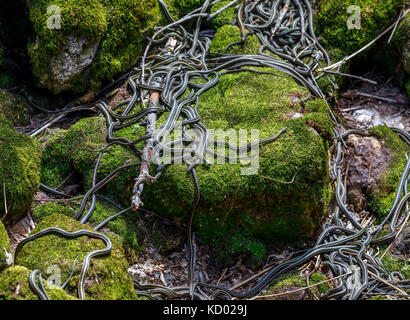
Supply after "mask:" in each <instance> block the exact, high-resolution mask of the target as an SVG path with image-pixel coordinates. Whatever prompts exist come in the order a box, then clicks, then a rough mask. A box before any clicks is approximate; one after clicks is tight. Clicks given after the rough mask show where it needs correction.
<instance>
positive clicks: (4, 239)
mask: <svg viewBox="0 0 410 320" xmlns="http://www.w3.org/2000/svg"><path fill="white" fill-rule="evenodd" d="M12 257H13V256H12V253H11V250H10V239H9V237H8V235H7V231H6V228H5V227H4V225H3V223H2V222H0V271H2V270H3V269H5V268H6V267H8V266H9V265H11V263H12Z"/></svg>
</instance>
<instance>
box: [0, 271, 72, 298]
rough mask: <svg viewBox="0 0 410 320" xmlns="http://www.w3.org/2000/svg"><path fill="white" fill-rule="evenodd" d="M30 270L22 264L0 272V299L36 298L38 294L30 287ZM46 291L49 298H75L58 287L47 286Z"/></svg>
mask: <svg viewBox="0 0 410 320" xmlns="http://www.w3.org/2000/svg"><path fill="white" fill-rule="evenodd" d="M30 273H31V271H30V270H29V269H27V268H25V267H22V266H13V267H10V268H8V269H7V270H6V271H4V272H2V273H0V300H38V299H39V298H38V296H37V295H36V294H35V293H34V291H33V290H32V289H31V288H30V284H29V281H28V279H29V276H30ZM45 289H46V292H47V294H48V296H49V297H50V299H51V300H76V298H75V297H73V296H70V295H68V294H67V293H65V292H64V290H62V289H60V288H49V287H48V286H47V285H45Z"/></svg>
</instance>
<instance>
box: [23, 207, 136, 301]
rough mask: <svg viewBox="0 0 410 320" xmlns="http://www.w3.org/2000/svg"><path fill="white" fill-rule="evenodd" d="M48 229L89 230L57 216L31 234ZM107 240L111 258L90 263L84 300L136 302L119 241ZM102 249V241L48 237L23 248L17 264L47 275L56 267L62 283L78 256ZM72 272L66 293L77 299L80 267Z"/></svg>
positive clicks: (94, 260)
mask: <svg viewBox="0 0 410 320" xmlns="http://www.w3.org/2000/svg"><path fill="white" fill-rule="evenodd" d="M49 227H59V228H62V229H64V230H66V231H69V232H73V231H76V230H80V229H86V230H92V228H90V227H89V226H87V225H83V224H80V223H79V222H78V221H75V220H74V219H71V218H69V217H66V216H64V215H60V214H52V215H50V216H47V217H45V218H43V219H42V220H41V222H40V223H39V224H38V225H37V227H36V228H35V229H34V230H33V232H32V234H35V233H37V232H39V231H41V230H43V229H46V228H49ZM107 236H108V237H109V238H110V240H111V241H112V246H113V248H112V251H111V253H110V255H106V256H100V257H95V258H93V259H92V261H91V266H90V268H89V270H88V273H87V280H86V285H85V294H86V297H87V299H97V300H111V299H114V300H116V299H120V300H128V299H137V298H138V297H137V295H136V293H135V290H134V288H133V284H132V280H131V276H130V275H129V274H128V272H127V269H128V264H127V261H126V259H125V257H124V250H123V248H122V245H121V242H120V238H119V237H118V236H116V235H115V234H112V233H109V234H107ZM104 247H105V244H104V243H103V242H102V241H101V240H98V239H91V238H89V237H87V236H81V237H78V238H73V239H69V238H64V237H62V236H59V235H53V234H51V235H46V236H44V237H41V238H38V239H36V240H34V241H32V242H29V243H27V244H26V245H25V246H24V247H22V249H21V251H20V253H19V254H18V256H17V260H16V263H17V264H18V265H21V266H25V267H27V268H30V269H40V270H42V271H43V272H46V271H47V269H48V268H49V267H50V266H57V267H58V268H59V270H60V274H61V279H62V282H64V281H65V280H66V279H67V277H68V276H69V275H70V273H71V269H72V265H73V262H74V260H75V259H76V257H77V256H78V254H81V257H82V258H83V257H84V255H85V254H87V253H89V252H91V251H93V250H97V249H103V248H104ZM80 260H81V258H80ZM75 270H76V272H75V274H74V276H73V278H72V279H71V280H70V281H69V284H68V285H67V289H66V290H68V292H69V293H70V294H71V295H74V296H75V295H76V290H77V284H78V275H79V271H80V270H81V266H79V265H78V264H77V265H76V268H75Z"/></svg>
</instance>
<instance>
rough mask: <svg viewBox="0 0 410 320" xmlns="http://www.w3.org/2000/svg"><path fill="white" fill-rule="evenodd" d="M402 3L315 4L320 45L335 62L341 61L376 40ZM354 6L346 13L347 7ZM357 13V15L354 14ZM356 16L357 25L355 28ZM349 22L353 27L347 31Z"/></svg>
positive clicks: (329, 0) (342, 0) (331, 0)
mask: <svg viewBox="0 0 410 320" xmlns="http://www.w3.org/2000/svg"><path fill="white" fill-rule="evenodd" d="M405 2H406V1H405V0H385V1H374V0H360V1H349V0H320V1H318V2H317V11H316V12H315V15H316V19H315V23H317V25H316V30H317V31H316V34H318V35H321V36H322V37H323V44H324V46H325V48H326V49H327V50H330V51H331V53H332V58H333V59H334V60H336V61H338V60H341V59H343V58H344V57H345V56H348V55H350V54H352V53H354V52H356V51H357V50H359V49H360V48H362V47H363V46H365V45H366V44H367V43H368V42H370V41H371V40H373V39H374V38H376V37H377V36H378V35H379V34H380V33H381V32H382V31H383V30H384V29H385V28H387V27H388V26H389V25H390V24H392V23H393V22H394V19H395V17H396V14H398V12H399V10H400V9H401V8H402V6H403V5H404V4H405ZM351 5H354V6H356V7H357V8H352V9H353V10H352V11H348V7H349V6H351ZM357 9H359V10H360V11H359V12H357ZM354 14H358V18H359V19H360V24H355V23H354V21H353V20H355V19H353V18H354ZM350 20H352V24H354V26H352V27H348V21H350Z"/></svg>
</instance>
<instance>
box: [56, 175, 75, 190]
mask: <svg viewBox="0 0 410 320" xmlns="http://www.w3.org/2000/svg"><path fill="white" fill-rule="evenodd" d="M73 174H74V171H73V172H71V173H70V174H69V175H68V177H67V178H65V179H64V180H63V181H62V182H61V183H60V184H59V185H58V186H57V188H56V190H58V188H60V187H61V186H62V185H64V183H66V181H67V180H68V179H69V178H71V176H72V175H73Z"/></svg>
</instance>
